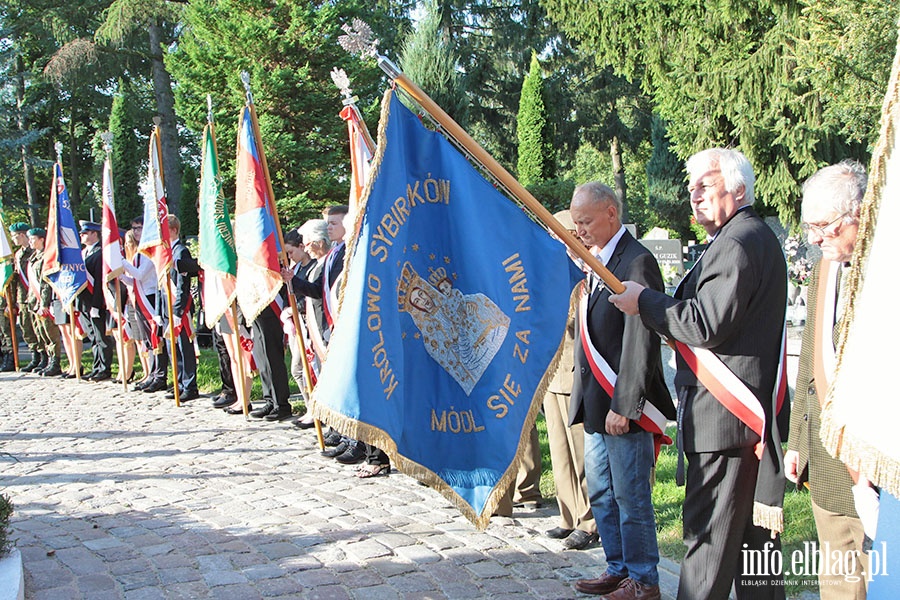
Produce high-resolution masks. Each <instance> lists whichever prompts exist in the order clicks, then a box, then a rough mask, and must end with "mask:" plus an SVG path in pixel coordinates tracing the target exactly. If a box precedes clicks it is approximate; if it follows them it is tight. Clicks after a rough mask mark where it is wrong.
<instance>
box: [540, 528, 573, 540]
mask: <svg viewBox="0 0 900 600" xmlns="http://www.w3.org/2000/svg"><path fill="white" fill-rule="evenodd" d="M573 531H575V530H574V529H566V528H564V527H554V528H553V529H550V530H548V531H546V532H545V533H544V535H546V536H547V537H548V538H551V539H554V540H562V539H565V538H567V537H569V534H570V533H572V532H573Z"/></svg>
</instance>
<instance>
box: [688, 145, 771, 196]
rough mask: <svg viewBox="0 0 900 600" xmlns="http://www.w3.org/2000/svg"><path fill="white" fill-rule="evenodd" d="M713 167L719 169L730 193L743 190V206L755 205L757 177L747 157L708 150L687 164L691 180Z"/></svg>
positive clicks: (735, 152) (737, 152) (724, 149)
mask: <svg viewBox="0 0 900 600" xmlns="http://www.w3.org/2000/svg"><path fill="white" fill-rule="evenodd" d="M712 167H718V169H719V172H720V173H722V180H723V182H724V183H725V189H726V190H727V191H728V192H730V193H732V194H737V193H738V192H739V191H740V190H741V188H743V190H744V203H743V204H742V206H750V205H752V204H753V202H754V200H756V198H755V197H754V196H753V184H754V183H756V175H754V174H753V166H752V165H751V164H750V161H749V160H747V157H746V156H744V155H743V154H742V153H741V152H739V151H737V150H730V149H728V148H708V149H706V150H702V151H700V152H698V153H697V154H695V155H693V156H692V157H690V158H689V159H687V162H686V163H685V168H686V169H687V172H688V174H689V175H690V177H691V180H693V179H694V178H695V177H698V176H700V175H703V173H705V172H706V171H708V170H709V169H711V168H712Z"/></svg>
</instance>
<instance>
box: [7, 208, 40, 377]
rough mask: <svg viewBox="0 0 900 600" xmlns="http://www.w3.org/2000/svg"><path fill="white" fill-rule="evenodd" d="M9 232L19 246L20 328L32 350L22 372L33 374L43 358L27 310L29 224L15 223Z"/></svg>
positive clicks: (16, 279) (17, 296)
mask: <svg viewBox="0 0 900 600" xmlns="http://www.w3.org/2000/svg"><path fill="white" fill-rule="evenodd" d="M9 232H10V233H11V234H12V238H13V243H15V244H16V245H17V246H19V249H18V250H17V251H16V256H15V259H14V260H15V267H16V277H14V278H13V283H12V284H11V285H13V286H14V292H15V293H14V295H13V297H14V299H15V302H16V307H15V309H16V310H17V311H18V315H19V327H20V328H21V329H22V337H23V338H24V339H25V343H26V344H28V347H29V348H30V349H31V362H30V363H28V364H27V365H26V366H24V367H22V371H27V372H31V371H33V370H34V369H35V368H36V367H37V366H38V365H40V364H41V356H40V355H38V339H37V335H36V334H35V333H34V317H33V316H32V314H31V312H30V311H29V310H27V309H26V308H25V306H26V302H27V300H28V288H27V287H26V283H24V282H27V281H28V259H29V258H31V254H32V250H31V248H29V247H28V224H27V223H14V224H12V225H10V226H9Z"/></svg>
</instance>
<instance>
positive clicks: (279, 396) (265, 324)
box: [251, 306, 291, 409]
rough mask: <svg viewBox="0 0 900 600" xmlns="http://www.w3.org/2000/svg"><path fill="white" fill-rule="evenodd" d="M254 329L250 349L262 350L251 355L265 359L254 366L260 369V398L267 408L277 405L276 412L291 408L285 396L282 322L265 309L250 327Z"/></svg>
mask: <svg viewBox="0 0 900 600" xmlns="http://www.w3.org/2000/svg"><path fill="white" fill-rule="evenodd" d="M251 328H252V330H253V346H254V350H256V346H257V345H259V346H261V348H260V349H259V350H261V351H260V352H254V356H256V357H260V358H261V357H262V356H265V360H259V358H257V359H256V360H257V365H256V367H257V368H258V369H259V379H260V383H262V392H263V399H264V400H265V401H266V406H276V407H278V408H279V409H287V408H290V406H291V405H290V402H288V396H290V389H289V388H288V372H287V367H286V366H285V364H284V348H285V342H284V330H283V329H282V327H281V319H279V318H278V315H277V314H276V313H275V311H274V310H272V307H271V306H267V307H266V309H265V310H263V311H262V312H261V313H260V314H259V316H258V317H256V320H254V321H253V324H252V325H251Z"/></svg>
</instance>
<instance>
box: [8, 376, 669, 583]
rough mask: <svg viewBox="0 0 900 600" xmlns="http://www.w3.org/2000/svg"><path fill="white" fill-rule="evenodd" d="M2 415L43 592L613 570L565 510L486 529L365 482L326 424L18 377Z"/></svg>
mask: <svg viewBox="0 0 900 600" xmlns="http://www.w3.org/2000/svg"><path fill="white" fill-rule="evenodd" d="M0 424H2V425H0V490H2V492H3V493H5V494H8V495H9V496H11V498H12V501H13V503H14V504H15V513H14V515H13V522H12V527H13V537H14V538H15V540H16V545H17V546H18V548H19V549H20V550H21V551H22V555H23V560H24V566H25V588H26V597H27V598H29V599H31V600H43V599H48V600H51V599H52V600H65V599H69V598H89V599H91V600H105V599H107V598H127V599H129V600H151V599H154V600H155V599H159V598H234V599H240V600H249V599H253V598H309V599H313V598H322V599H329V600H330V599H343V598H347V599H351V598H361V599H364V600H380V599H388V598H421V599H425V598H503V599H506V598H510V599H514V598H522V599H525V598H538V599H549V598H574V597H576V596H580V594H578V593H576V592H575V591H574V589H573V584H574V581H575V580H576V579H580V578H584V577H596V576H598V575H599V573H600V572H601V571H602V569H603V568H604V566H605V565H604V556H603V550H602V548H601V547H600V546H596V547H593V548H591V549H588V550H587V551H580V552H579V551H571V550H564V549H563V546H562V544H561V543H560V542H558V541H555V540H550V539H547V538H545V537H543V536H542V535H541V532H543V531H544V530H546V529H549V528H551V527H553V526H555V524H556V523H555V521H556V519H555V516H556V514H557V513H556V511H557V509H556V505H555V503H553V504H552V506H545V507H543V508H540V509H537V510H531V511H525V510H517V511H516V513H515V514H514V518H512V519H505V518H498V519H495V520H493V521H492V523H491V525H490V527H489V528H488V529H487V530H486V531H484V532H478V531H476V530H475V529H474V528H473V527H472V526H471V525H470V524H469V522H468V521H466V520H465V519H464V518H463V517H462V516H461V515H460V514H459V513H458V511H457V510H456V509H455V508H453V506H451V505H450V503H449V502H447V501H446V500H444V499H443V498H442V497H441V496H439V495H438V494H437V493H436V492H434V491H432V490H430V489H428V488H426V487H423V486H421V485H418V484H417V482H416V481H414V480H413V479H411V478H409V477H406V476H404V475H402V474H399V473H393V474H391V475H390V476H388V477H377V478H373V479H369V480H358V479H356V478H355V477H353V470H354V467H345V466H342V465H340V464H339V463H337V462H335V461H333V460H331V459H327V458H323V457H321V456H320V455H319V452H318V448H317V447H316V444H315V434H313V433H312V432H311V430H310V431H306V432H301V431H299V430H297V429H296V428H294V427H293V426H291V424H290V423H289V422H283V423H263V422H259V421H253V422H246V421H244V419H243V417H240V416H228V415H226V414H225V413H223V412H222V411H220V410H214V409H212V407H211V406H210V402H209V400H208V399H206V398H201V399H199V400H194V401H192V402H189V403H185V404H184V405H183V406H182V407H181V408H176V407H175V405H174V401H172V400H165V399H164V398H163V394H162V393H159V394H143V393H139V392H138V393H133V392H132V393H124V392H122V390H121V387H119V386H115V385H112V384H109V383H87V382H84V383H77V382H74V381H68V380H61V379H58V378H52V379H50V380H47V379H42V378H40V377H36V376H31V375H20V374H15V373H2V374H0ZM662 567H663V569H662V571H661V578H662V581H661V585H662V588H663V592H664V597H665V598H670V599H671V598H673V597H674V594H675V591H676V588H677V576H676V575H675V574H674V573H673V571H675V570H677V566H676V565H674V564H673V563H670V562H668V561H664V563H663V565H662Z"/></svg>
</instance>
